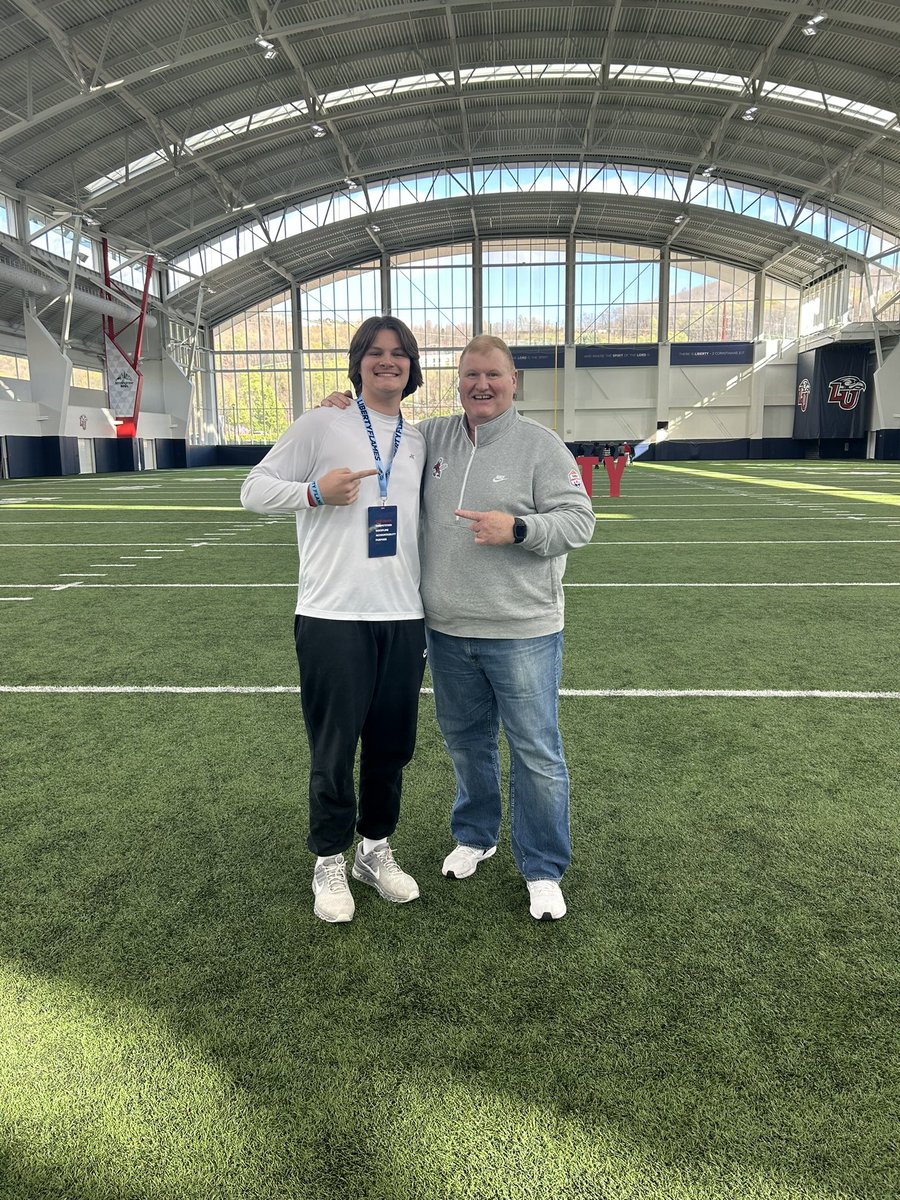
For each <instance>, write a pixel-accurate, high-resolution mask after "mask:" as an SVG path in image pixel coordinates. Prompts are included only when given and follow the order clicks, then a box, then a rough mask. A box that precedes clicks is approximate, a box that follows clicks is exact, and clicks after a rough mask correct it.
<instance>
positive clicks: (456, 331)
mask: <svg viewBox="0 0 900 1200" xmlns="http://www.w3.org/2000/svg"><path fill="white" fill-rule="evenodd" d="M390 290H391V311H392V312H393V314H394V315H395V316H397V317H399V318H400V320H401V321H405V322H406V324H407V325H408V326H409V327H410V329H411V330H412V331H413V333H414V334H415V335H416V341H417V342H418V343H419V351H420V363H421V366H422V375H423V379H424V383H423V385H422V387H421V388H419V390H418V391H417V392H416V393H415V394H414V395H413V396H411V397H410V399H409V400H407V401H406V404H405V408H406V410H407V411H408V412H409V413H410V414H411V415H412V416H413V418H414V419H415V420H419V419H421V418H422V417H433V416H440V415H442V414H445V413H449V412H452V411H453V409H454V407H455V406H456V382H457V374H456V364H457V362H458V361H459V356H460V353H461V351H462V350H463V348H464V347H465V345H466V343H467V342H468V341H470V340H471V337H472V247H471V246H468V245H463V246H441V247H439V248H437V249H433V250H417V251H415V252H414V253H410V254H400V255H396V256H394V257H393V258H392V259H391V266H390Z"/></svg>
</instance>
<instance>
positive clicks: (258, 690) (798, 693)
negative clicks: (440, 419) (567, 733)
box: [0, 684, 900, 700]
mask: <svg viewBox="0 0 900 1200" xmlns="http://www.w3.org/2000/svg"><path fill="white" fill-rule="evenodd" d="M0 693H14V694H29V695H50V696H81V695H91V696H95V695H110V696H118V695H165V696H169V695H175V696H218V695H226V696H232V695H238V696H272V695H284V694H287V695H290V694H294V695H299V693H300V689H299V687H288V686H278V687H275V686H273V687H232V686H217V687H177V686H174V685H173V686H171V687H170V686H160V685H147V686H137V685H133V684H110V685H109V686H105V685H104V686H101V685H85V686H83V687H79V686H68V685H60V686H51V685H49V684H48V685H44V684H21V685H18V684H0ZM421 694H422V695H423V696H432V695H434V692H433V690H432V689H431V688H422V689H421ZM559 694H560V696H563V697H575V698H576V699H595V698H596V699H623V700H633V699H635V700H642V699H660V700H678V699H706V698H709V699H734V700H900V692H838V691H820V690H818V689H809V690H799V689H798V690H792V691H788V690H786V689H781V688H765V689H740V688H560V692H559Z"/></svg>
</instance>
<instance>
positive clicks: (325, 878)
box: [312, 854, 356, 923]
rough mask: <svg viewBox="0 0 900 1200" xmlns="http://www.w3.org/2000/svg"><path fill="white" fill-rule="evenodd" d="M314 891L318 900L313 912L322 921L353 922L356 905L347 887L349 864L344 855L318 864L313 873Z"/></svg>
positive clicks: (333, 856) (334, 856) (326, 859)
mask: <svg viewBox="0 0 900 1200" xmlns="http://www.w3.org/2000/svg"><path fill="white" fill-rule="evenodd" d="M312 890H313V895H314V896H315V898H316V900H315V904H314V905H313V912H314V913H315V914H316V916H317V917H318V918H319V920H320V921H331V922H334V923H337V922H344V921H352V920H353V914H354V912H355V911H356V905H355V904H354V903H353V897H352V896H351V895H350V888H349V887H348V886H347V864H346V863H345V862H344V856H343V854H333V855H331V857H330V858H325V859H323V860H322V862H320V863H319V864H318V866H317V867H316V869H315V870H314V871H313V882H312Z"/></svg>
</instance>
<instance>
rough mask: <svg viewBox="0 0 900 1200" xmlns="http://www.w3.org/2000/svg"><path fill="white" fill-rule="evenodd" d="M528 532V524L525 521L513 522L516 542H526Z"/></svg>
mask: <svg viewBox="0 0 900 1200" xmlns="http://www.w3.org/2000/svg"><path fill="white" fill-rule="evenodd" d="M527 532H528V526H527V525H526V524H525V522H524V521H516V522H514V524H513V539H514V540H515V541H516V542H524V541H525V534H526V533H527Z"/></svg>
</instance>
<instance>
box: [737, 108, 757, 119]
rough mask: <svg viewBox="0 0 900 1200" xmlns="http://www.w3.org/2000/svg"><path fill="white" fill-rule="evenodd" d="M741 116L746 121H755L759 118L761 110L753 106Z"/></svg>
mask: <svg viewBox="0 0 900 1200" xmlns="http://www.w3.org/2000/svg"><path fill="white" fill-rule="evenodd" d="M741 116H742V118H743V119H744V120H745V121H755V120H756V118H757V117H758V116H759V109H758V108H757V106H756V105H755V104H752V105H751V106H750V107H749V108H745V109H744V111H743V113H742V114H741Z"/></svg>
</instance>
